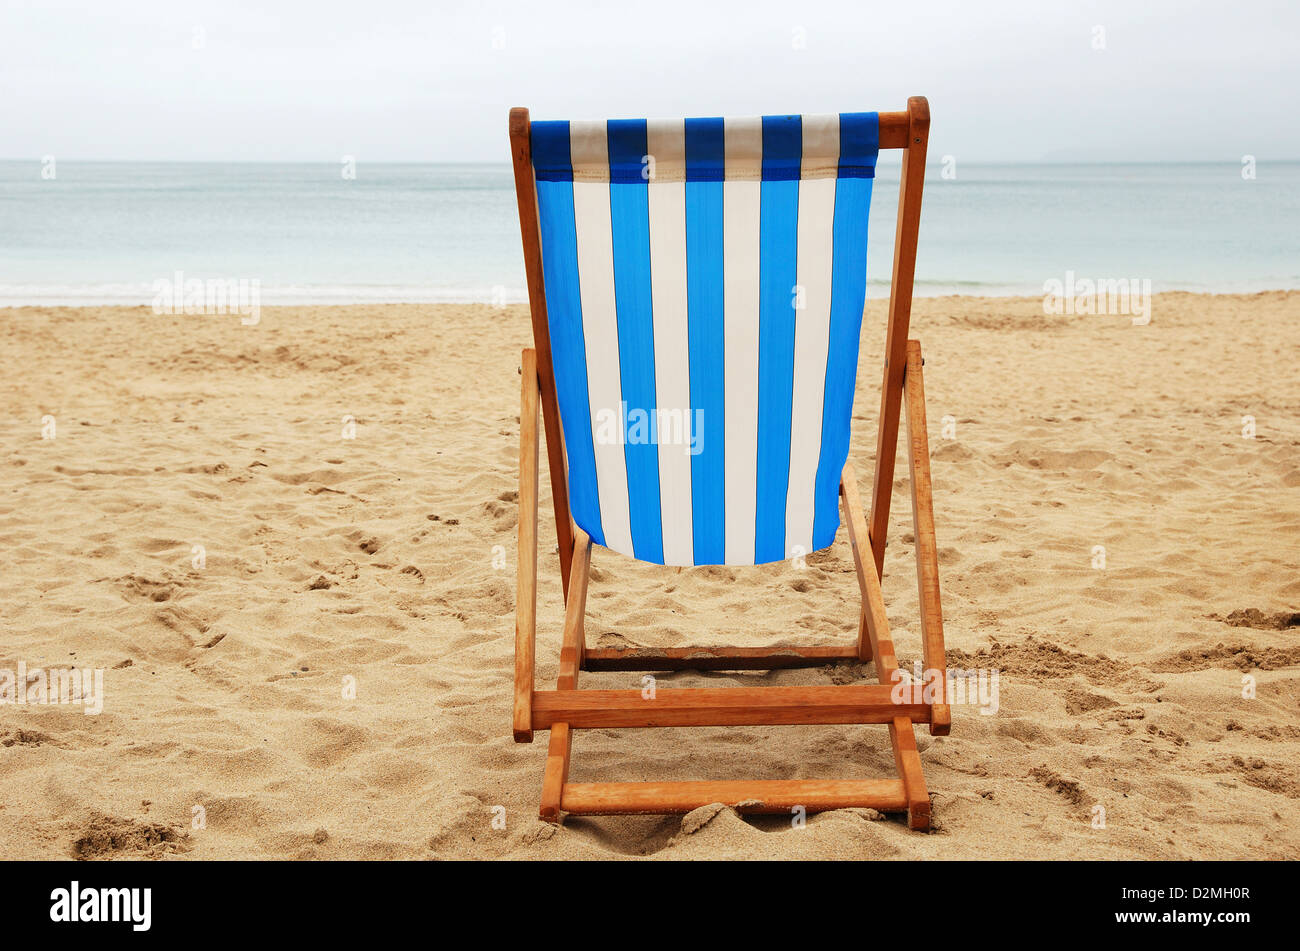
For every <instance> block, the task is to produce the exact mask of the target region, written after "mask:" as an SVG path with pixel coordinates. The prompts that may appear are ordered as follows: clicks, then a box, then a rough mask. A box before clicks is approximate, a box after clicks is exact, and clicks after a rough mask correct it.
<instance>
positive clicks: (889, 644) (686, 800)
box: [510, 96, 952, 829]
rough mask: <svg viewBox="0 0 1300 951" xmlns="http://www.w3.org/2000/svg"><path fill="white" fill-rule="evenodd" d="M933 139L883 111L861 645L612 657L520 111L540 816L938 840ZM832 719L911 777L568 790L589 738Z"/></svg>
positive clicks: (526, 606)
mask: <svg viewBox="0 0 1300 951" xmlns="http://www.w3.org/2000/svg"><path fill="white" fill-rule="evenodd" d="M929 129H930V110H929V105H928V104H927V102H926V100H925V99H924V98H923V97H920V96H914V97H912V98H911V99H909V100H908V101H907V111H906V112H884V113H880V148H882V149H902V150H903V171H902V177H901V183H900V186H899V201H898V224H897V229H896V232H895V243H894V269H893V279H892V284H891V288H890V299H889V325H888V330H887V331H886V338H885V368H884V384H883V387H882V392H881V408H880V422H879V428H878V431H877V439H876V468H875V475H874V477H873V480H872V496H871V509H870V522H869V523H868V517H867V513H866V512H864V511H863V507H862V501H861V497H860V495H859V489H858V482H857V476H856V474H855V472H854V470H853V467H852V465H851V464H850V465H846V466H845V467H844V471H843V473H842V475H841V479H840V498H841V500H842V501H843V504H844V509H845V515H846V516H847V517H846V524H847V526H848V536H849V542H850V545H851V547H852V550H853V559H854V566H855V571H856V574H857V578H858V586H859V590H860V594H861V598H862V606H861V610H860V612H859V622H858V637H857V641H856V643H854V644H849V645H844V646H828V647H800V648H792V647H778V648H734V647H725V648H716V647H708V648H703V647H700V648H695V647H688V648H670V649H665V650H658V649H652V648H633V649H628V650H610V649H588V648H587V645H586V638H585V633H584V619H585V614H586V603H587V586H588V581H589V579H590V565H591V548H592V544H591V540H590V539H589V538H588V537H587V535H586V533H585V532H583V531H582V529H580V528H578V527H577V526H576V525H574V524H573V521H572V518H571V516H570V514H569V502H568V486H567V482H566V470H565V465H564V453H563V444H562V441H561V440H562V434H561V431H560V421H559V412H558V407H557V404H556V396H555V379H554V371H553V369H552V365H551V353H550V335H549V331H548V325H547V316H546V295H545V288H544V282H543V278H542V257H541V239H540V232H539V230H538V211H537V190H536V182H535V180H534V178H533V167H532V156H531V144H530V130H531V125H530V121H529V116H528V110H526V109H512V110H511V111H510V144H511V153H512V156H513V159H514V173H515V191H516V195H517V198H518V204H519V226H520V232H521V236H522V239H523V249H524V264H525V269H526V272H527V278H528V298H529V304H530V307H531V313H532V323H533V340H534V344H535V349H529V350H525V351H524V352H523V359H522V363H521V370H522V374H523V382H522V393H521V398H520V415H519V436H520V452H519V578H518V587H517V591H516V625H515V692H514V711H513V721H514V736H515V739H516V740H517V741H519V742H531V741H532V739H533V733H534V731H535V730H549V731H550V734H551V736H550V744H549V747H548V749H547V754H546V767H545V772H544V775H543V778H542V798H541V810H540V814H541V817H542V818H543V819H546V820H548V821H552V822H558V821H560V819H561V817H562V816H563V815H564V814H565V813H573V814H581V815H623V814H640V813H649V814H657V813H674V812H688V811H690V810H691V809H694V808H697V807H699V806H702V805H706V804H708V803H711V802H723V803H726V804H728V805H731V806H734V807H735V808H736V809H738V810H740V811H742V812H754V813H788V812H789V811H790V810H791V809H794V808H796V807H803V808H804V809H805V810H807V811H810V812H811V811H817V810H824V809H839V808H845V807H849V806H866V807H872V808H875V809H879V810H881V811H891V812H894V811H900V812H901V811H906V813H907V817H908V825H909V826H911V827H912V828H913V829H926V828H929V824H930V799H929V795H928V793H927V792H926V786H925V777H924V776H923V775H922V772H921V759H920V755H919V753H918V751H917V747H916V737H915V733H914V724H916V723H928V724H929V726H930V732H931V733H932V734H934V735H945V734H947V733H948V731H949V728H950V725H951V722H952V714H951V707H950V706H949V704H948V697H947V685H946V679H947V674H946V663H945V660H944V642H943V613H942V610H941V608H940V604H939V565H938V547H937V544H936V542H935V533H934V512H933V500H932V488H931V481H930V456H929V447H928V439H927V435H926V422H925V390H924V382H923V379H922V370H921V366H922V363H923V360H922V359H921V345H920V343H919V342H917V341H916V340H909V339H908V336H907V334H908V326H909V323H910V317H911V307H912V281H913V276H914V273H915V269H916V244H917V235H918V231H919V227H920V216H921V191H922V189H923V188H924V184H925V152H926V144H927V141H928V139H929ZM539 412H540V414H541V419H542V424H543V425H542V427H541V429H542V431H544V432H545V434H546V450H547V463H548V465H547V468H548V471H549V473H550V481H551V496H552V501H553V506H554V514H555V525H556V537H557V540H558V544H559V553H560V574H561V585H562V591H563V594H564V603H565V615H564V639H563V643H562V647H561V651H560V667H559V676H558V679H557V682H556V686H555V688H554V689H553V690H537V689H535V687H536V683H535V659H534V650H535V641H536V629H537V623H536V621H537V519H538V476H539V471H538V470H539V465H538V460H539V455H540V446H539V437H540V432H539V427H538V414H539ZM904 412H905V413H906V419H907V443H908V471H909V473H910V474H911V488H912V519H913V529H914V535H915V540H916V541H915V547H916V566H917V585H918V589H919V592H920V608H921V619H920V620H921V641H922V650H923V655H924V664H925V670H926V675H925V677H926V686H928V687H929V689H928V690H914V691H905V692H904V695H903V702H896V698H895V696H894V692H895V685H896V684H897V683H898V682H899V680H900V677H901V672H900V671H899V667H898V660H897V658H896V655H895V652H894V644H893V640H892V638H891V636H890V633H889V621H888V618H887V616H886V613H885V602H884V596H883V594H882V593H881V587H880V582H881V578H882V576H883V571H884V556H885V538H886V533H887V529H888V522H889V504H890V494H891V491H892V488H893V479H894V462H895V454H896V452H897V447H898V429H899V421H900V417H902V416H903V414H904ZM866 661H873V662H874V663H875V667H876V675H877V679H878V681H879V682H878V683H877V684H874V685H852V686H814V687H724V688H716V689H715V688H678V689H671V690H659V691H656V692H655V694H654V698H653V699H648V698H646V697H643V695H642V692H641V691H639V690H579V689H578V675H579V672H580V671H582V670H622V671H633V670H647V671H651V670H653V671H660V670H683V669H697V670H768V669H778V668H790V667H820V666H823V665H826V664H831V663H839V662H866ZM834 723H879V724H885V725H887V726H888V728H889V737H890V743H891V745H892V746H893V750H894V763H895V767H896V769H897V771H898V778H897V779H866V780H807V779H804V780H754V781H720V782H672V783H656V782H649V783H571V782H569V779H568V776H569V762H570V758H571V751H572V742H573V731H574V730H577V729H596V728H605V729H608V728H629V729H635V728H646V727H670V726H725V725H756V724H762V725H769V724H770V725H780V724H834Z"/></svg>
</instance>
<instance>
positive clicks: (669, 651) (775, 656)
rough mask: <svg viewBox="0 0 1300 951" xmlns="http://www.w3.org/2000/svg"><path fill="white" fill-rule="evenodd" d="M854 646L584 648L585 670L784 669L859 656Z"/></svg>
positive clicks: (815, 665)
mask: <svg viewBox="0 0 1300 951" xmlns="http://www.w3.org/2000/svg"><path fill="white" fill-rule="evenodd" d="M858 659H859V657H858V650H857V648H856V647H851V646H848V647H627V648H608V647H607V648H593V649H590V650H588V651H587V656H586V660H585V662H584V663H583V669H584V670H787V669H791V668H797V667H822V666H825V665H827V664H839V663H851V662H853V661H856V660H858Z"/></svg>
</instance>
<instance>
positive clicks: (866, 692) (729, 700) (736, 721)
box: [533, 684, 930, 730]
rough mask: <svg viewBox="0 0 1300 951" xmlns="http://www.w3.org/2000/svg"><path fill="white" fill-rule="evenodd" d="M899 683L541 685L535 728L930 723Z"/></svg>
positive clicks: (926, 712) (922, 706)
mask: <svg viewBox="0 0 1300 951" xmlns="http://www.w3.org/2000/svg"><path fill="white" fill-rule="evenodd" d="M892 690H893V688H892V687H891V686H889V685H887V684H879V685H877V684H872V685H870V686H853V685H850V686H834V685H826V686H818V687H679V688H673V689H662V690H655V691H654V696H653V699H647V697H646V696H645V695H644V694H643V692H642V691H640V690H563V689H560V690H538V691H535V692H534V693H533V728H534V729H538V730H545V729H548V728H549V727H550V725H551V724H552V723H567V724H569V726H571V727H580V728H587V729H590V728H593V727H662V726H780V725H783V724H785V725H789V724H796V723H892V722H893V720H894V719H895V718H896V717H900V716H904V717H909V718H910V719H913V720H922V721H928V720H929V719H930V712H929V707H927V706H926V705H925V704H923V703H902V704H899V703H894V702H893V700H892V699H891V696H890V694H891V691H892Z"/></svg>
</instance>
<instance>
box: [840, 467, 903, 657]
mask: <svg viewBox="0 0 1300 951" xmlns="http://www.w3.org/2000/svg"><path fill="white" fill-rule="evenodd" d="M840 495H841V496H843V498H844V508H845V509H846V510H847V512H848V516H849V517H848V520H847V523H848V529H849V545H850V547H851V548H852V549H853V565H854V568H855V570H856V571H857V575H858V588H859V590H860V591H861V594H862V617H861V619H860V620H859V622H858V656H859V657H861V658H862V659H863V660H870V659H872V658H873V657H874V658H876V666H877V668H878V669H879V668H882V665H888V664H889V663H892V664H893V666H895V667H897V666H898V664H897V662H896V661H894V658H893V644H892V642H891V641H890V639H889V620H888V618H886V616H885V598H884V595H883V594H881V591H880V574H879V572H877V571H876V565H875V562H874V560H871V559H870V556H871V552H872V549H871V539H870V536H869V534H868V531H867V522H866V518H865V517H864V515H863V513H862V500H861V498H859V496H858V480H857V475H856V474H855V473H854V471H853V466H852V465H851V464H846V465H845V466H844V471H843V472H842V473H841V474H840ZM863 634H866V637H865V638H864V637H863ZM886 649H887V650H888V653H889V656H888V658H887V659H886V658H885V657H883V656H882V654H881V651H882V650H886ZM881 683H884V681H883V680H882V681H881Z"/></svg>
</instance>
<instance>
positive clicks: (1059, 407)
mask: <svg viewBox="0 0 1300 951" xmlns="http://www.w3.org/2000/svg"><path fill="white" fill-rule="evenodd" d="M884 319H885V306H884V303H883V302H881V301H872V302H871V303H870V304H869V306H868V309H867V315H866V320H865V322H864V329H863V345H862V358H861V370H860V374H859V389H858V397H857V404H856V406H855V416H854V433H853V438H854V442H853V449H852V453H851V456H850V458H851V460H852V461H853V462H854V464H855V466H856V468H857V471H858V475H859V478H860V479H861V480H862V483H863V489H864V492H865V494H866V497H867V498H868V499H869V498H870V491H869V480H870V477H871V471H872V455H873V452H874V446H875V431H876V413H877V407H878V405H879V385H880V363H881V348H882V344H883V341H884ZM1298 321H1300V293H1283V292H1277V293H1261V294H1254V295H1245V296H1227V295H1225V296H1199V295H1191V294H1164V295H1158V296H1157V297H1156V298H1155V299H1154V305H1153V309H1152V319H1151V323H1150V324H1149V325H1148V326H1133V325H1132V324H1131V322H1130V320H1129V318H1127V317H1117V316H1045V315H1044V313H1043V307H1042V302H1041V300H1039V299H1036V298H1034V299H979V298H954V297H949V298H936V299H926V300H918V301H917V302H916V306H915V313H914V317H913V324H912V326H913V333H912V335H913V336H915V337H919V338H920V340H921V341H922V344H923V345H924V349H925V355H926V361H927V362H926V371H925V383H926V387H927V397H928V413H929V419H930V429H931V447H932V453H933V474H934V484H935V502H934V504H935V514H936V519H937V525H938V540H939V546H940V553H941V554H940V561H941V564H940V571H941V578H940V580H941V586H942V591H943V607H944V613H945V616H946V621H947V624H946V630H947V643H948V662H949V664H950V665H951V666H953V667H962V668H996V669H997V670H998V671H999V672H1000V673H999V678H1000V679H999V685H1000V686H999V697H998V701H999V702H998V710H997V712H996V714H995V715H987V714H984V713H981V712H980V710H979V709H978V708H977V707H976V706H971V705H965V706H958V707H955V708H954V716H953V726H952V734H951V736H949V737H944V738H931V737H930V736H929V735H928V733H927V732H926V731H925V730H924V729H922V730H918V742H919V744H920V747H921V751H922V752H921V759H922V762H923V764H924V767H925V774H926V778H927V781H928V783H929V788H930V791H931V793H932V798H933V809H934V821H935V829H934V831H933V832H931V833H929V834H923V833H915V832H910V831H908V830H907V828H906V827H905V825H904V824H903V822H902V820H901V817H898V816H890V817H885V818H881V817H879V816H877V815H875V814H874V813H872V812H870V811H869V810H843V811H838V812H832V813H825V814H822V815H813V816H809V818H808V821H807V824H806V826H805V827H803V828H792V823H791V820H790V818H789V817H782V816H775V817H753V818H742V817H740V816H738V815H736V814H735V813H734V812H732V811H731V810H729V809H723V808H720V807H706V808H705V809H702V810H697V811H696V812H695V813H692V814H691V815H689V816H687V817H685V819H683V818H682V817H636V818H599V819H593V818H586V819H584V818H575V819H570V820H568V821H567V822H566V823H565V825H564V826H563V827H561V828H555V827H553V826H549V825H546V824H544V823H542V822H540V821H539V820H538V819H537V806H538V799H539V794H540V789H541V778H542V768H543V760H544V758H545V754H546V738H547V734H545V733H539V734H538V738H537V742H534V743H533V744H531V745H522V744H516V743H514V742H513V740H512V737H511V729H510V704H511V683H512V677H513V660H512V658H513V649H514V591H515V570H514V569H515V562H516V553H515V533H516V502H515V499H516V492H517V484H518V482H517V480H518V474H517V465H518V430H519V423H518V413H519V374H518V368H519V352H520V349H521V348H522V347H524V346H527V345H530V331H529V324H528V319H527V315H526V312H525V309H524V308H522V307H510V308H505V309H493V308H490V307H486V306H450V305H447V306H425V305H389V306H367V307H296V308H267V309H264V311H263V313H262V317H261V322H260V323H259V324H257V325H256V326H242V325H241V323H240V320H239V318H238V317H217V316H205V317H184V316H176V317H173V316H156V315H154V314H153V313H152V312H151V311H150V310H148V309H147V308H137V309H132V308H93V307H92V308H82V309H52V308H23V309H17V310H8V311H5V312H4V313H3V320H2V321H0V326H2V327H3V332H4V347H5V352H6V354H7V357H8V361H9V366H10V369H9V371H8V372H7V373H6V374H5V375H4V378H3V380H0V405H2V407H3V416H2V418H3V435H4V439H3V447H2V450H3V454H2V456H0V552H3V554H2V555H0V558H2V559H3V577H4V582H5V583H4V585H3V586H2V587H0V618H3V621H2V622H0V625H2V627H3V632H4V636H3V644H2V646H0V668H8V669H10V670H15V669H17V667H18V665H19V664H20V663H24V664H26V666H27V668H29V669H33V668H37V667H42V668H57V667H66V666H69V665H72V664H75V665H77V666H79V667H83V668H105V669H106V673H105V681H104V682H105V695H104V705H103V712H102V713H100V714H98V715H93V716H92V715H87V714H85V713H83V712H82V711H81V708H80V707H77V706H73V705H65V706H34V705H25V706H16V705H5V706H0V744H2V745H0V856H3V857H4V858H24V859H26V858H34V859H45V858H70V857H86V858H117V857H131V858H148V857H166V858H189V859H218V858H223V859H224V858H239V857H252V858H290V859H293V858H364V859H371V858H403V859H407V858H443V857H469V858H505V857H508V858H624V857H640V856H652V857H656V858H681V859H686V858H690V859H698V858H853V859H870V858H927V859H936V858H1012V857H1023V858H1060V859H1066V858H1090V859H1115V858H1284V857H1288V858H1294V857H1296V856H1297V855H1300V626H1297V625H1298V624H1300V616H1297V613H1296V612H1300V374H1298V373H1297V372H1296V367H1297V363H1298V362H1300V360H1298V358H1300V331H1298V330H1297V327H1298V326H1300V324H1298V323H1297V322H1298ZM46 416H52V417H53V425H54V427H55V431H54V436H55V438H53V439H42V438H41V434H42V427H43V417H46ZM945 416H950V417H952V420H953V422H954V430H953V431H952V432H951V433H950V434H949V435H951V436H953V437H954V438H948V439H945V438H943V433H942V424H943V418H944V417H945ZM1245 416H1251V417H1253V418H1254V420H1255V427H1256V433H1255V436H1254V438H1253V439H1249V438H1243V417H1245ZM345 417H351V418H352V419H353V420H354V421H355V438H351V439H348V438H343V437H344V433H345V430H346V429H347V426H346V422H345ZM44 425H45V427H46V429H47V430H48V428H49V421H48V420H46V421H45V423H44ZM543 459H544V457H543ZM898 472H899V476H900V477H899V479H898V481H897V491H896V494H895V499H896V503H895V505H894V508H893V514H892V527H891V535H890V547H889V550H888V556H887V559H886V566H885V578H884V592H885V599H886V602H887V605H888V613H889V620H890V622H891V625H892V626H893V628H894V630H895V640H896V643H897V646H898V651H899V657H900V661H901V663H902V664H903V665H904V666H905V667H906V666H910V664H911V663H912V661H913V660H914V659H916V658H917V657H918V656H919V652H920V643H919V632H918V626H917V594H916V582H915V574H914V561H913V552H912V549H911V545H910V540H911V534H910V533H911V531H912V526H911V513H910V505H909V502H908V490H907V467H906V463H905V461H902V459H901V457H900V466H899V469H898ZM543 486H544V489H543V503H542V512H543V519H542V529H541V532H542V549H543V557H542V559H541V583H540V589H541V596H540V605H539V634H538V651H537V654H538V667H539V671H538V673H539V680H540V681H541V682H542V683H543V684H544V685H546V686H549V685H550V684H551V683H553V680H554V677H555V673H556V663H557V655H558V644H559V628H560V620H561V610H560V587H559V583H558V575H557V571H558V559H557V557H556V555H555V553H554V528H553V525H550V524H548V523H547V520H546V517H545V516H546V514H547V513H548V512H549V504H550V502H549V498H550V497H549V490H548V489H547V488H546V477H545V463H544V462H543ZM195 546H202V547H201V549H196V547H195ZM1096 546H1104V549H1105V566H1104V567H1094V559H1095V555H1094V550H1095V548H1096ZM593 564H594V569H593V572H592V587H591V596H590V601H589V607H590V619H589V621H588V626H587V630H588V638H589V641H590V642H591V643H593V644H597V645H602V646H609V645H616V644H625V643H627V644H638V645H649V646H655V645H658V646H673V645H687V644H727V643H732V644H738V645H765V644H778V643H780V644H799V645H812V644H819V643H832V642H836V641H839V642H847V641H850V640H852V639H853V637H854V636H855V633H856V617H857V598H858V594H857V585H856V582H855V579H854V575H853V571H852V561H851V558H850V554H849V550H848V545H847V542H846V540H845V535H844V530H843V529H841V531H840V534H839V536H838V538H837V540H836V543H835V546H834V547H833V548H831V549H829V550H827V551H826V552H823V553H817V554H814V555H813V556H810V557H809V558H808V563H807V566H806V567H805V568H803V569H796V568H794V567H792V566H790V565H787V564H782V565H776V566H767V567H762V568H749V569H726V568H704V569H697V570H685V571H678V570H676V569H664V568H655V567H653V566H646V565H640V564H636V563H633V562H631V561H630V560H628V559H626V558H624V557H622V556H619V555H615V554H612V553H610V552H607V551H605V550H603V549H597V551H596V553H595V556H594V562H593ZM1247 674H1249V675H1251V676H1252V677H1253V678H1254V680H1255V684H1256V687H1255V689H1256V695H1255V696H1254V698H1253V699H1246V698H1243V676H1244V675H1247ZM640 676H641V675H640V674H612V673H611V674H598V675H585V676H584V678H583V685H584V686H589V687H597V686H605V687H633V686H639V685H640ZM873 677H874V671H873V668H871V667H870V666H866V667H844V668H835V669H831V668H827V669H813V670H802V671H784V672H777V673H774V674H745V675H709V674H700V673H682V674H677V675H662V676H661V677H660V678H659V687H660V688H661V689H669V688H671V687H678V686H698V685H718V686H722V685H727V684H737V683H749V684H760V683H761V684H826V683H855V682H863V683H865V682H870V681H871V680H872V679H873ZM349 678H351V679H352V680H350V679H349ZM352 682H354V683H355V698H349V697H348V696H346V695H345V694H347V692H348V689H347V688H348V685H349V683H352ZM892 775H893V760H892V756H891V754H890V747H889V743H888V735H887V732H886V730H885V729H884V728H883V727H880V726H848V727H750V728H725V729H724V728H713V729H688V730H644V731H632V730H625V731H614V730H595V731H589V732H579V733H578V734H577V739H576V741H575V743H574V766H573V772H572V778H573V779H575V780H578V781H582V780H646V779H652V778H658V779H669V780H677V779H744V778H796V777H799V778H802V777H808V778H815V777H821V778H856V777H877V776H892ZM1097 806H1100V807H1102V808H1103V809H1104V817H1105V827H1104V828H1094V824H1095V817H1097V816H1099V815H1100V813H1099V812H1098V811H1097V810H1096V808H1095V807H1097ZM496 807H502V809H497V808H496ZM494 818H503V819H504V828H499V827H498V826H500V825H501V823H500V822H497V823H495V824H494V821H493V820H494Z"/></svg>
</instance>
